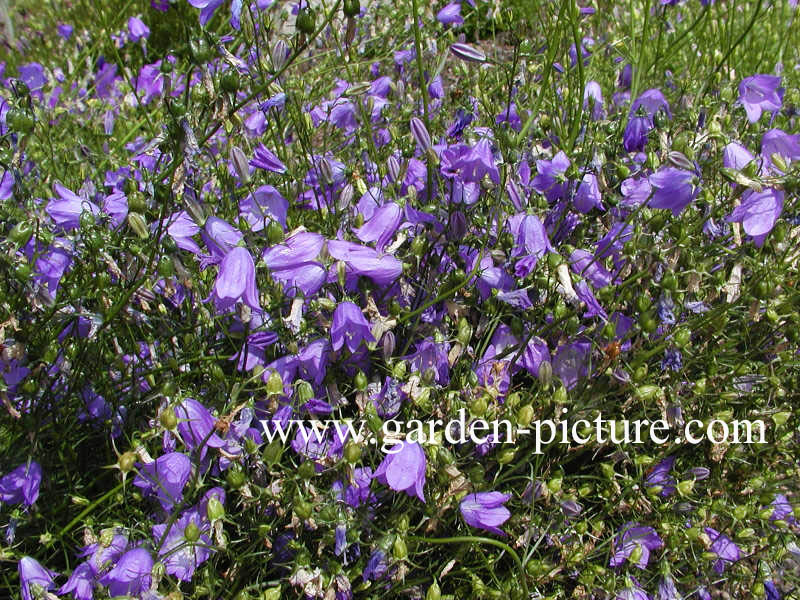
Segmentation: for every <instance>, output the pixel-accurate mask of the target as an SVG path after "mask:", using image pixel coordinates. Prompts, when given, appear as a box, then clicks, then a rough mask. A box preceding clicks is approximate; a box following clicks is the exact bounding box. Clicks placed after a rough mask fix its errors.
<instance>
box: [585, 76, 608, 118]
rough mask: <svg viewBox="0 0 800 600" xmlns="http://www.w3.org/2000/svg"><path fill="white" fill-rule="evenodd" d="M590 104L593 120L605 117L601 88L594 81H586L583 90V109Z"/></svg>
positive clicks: (587, 107)
mask: <svg viewBox="0 0 800 600" xmlns="http://www.w3.org/2000/svg"><path fill="white" fill-rule="evenodd" d="M590 104H591V115H592V120H593V121H599V120H600V119H602V118H603V117H605V110H603V106H604V102H603V90H602V89H601V88H600V84H599V83H597V82H596V81H587V82H586V87H585V88H584V90H583V109H584V110H588V109H589V105H590Z"/></svg>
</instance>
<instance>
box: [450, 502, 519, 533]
mask: <svg viewBox="0 0 800 600" xmlns="http://www.w3.org/2000/svg"><path fill="white" fill-rule="evenodd" d="M509 498H511V494H501V493H500V492H477V493H473V494H467V495H466V496H464V499H463V500H461V504H460V506H459V508H460V509H461V516H462V517H464V521H466V523H467V525H469V526H470V527H475V528H477V529H483V530H485V531H490V532H492V533H496V534H497V535H506V534H505V532H504V531H503V530H502V529H500V525H502V524H503V523H505V522H506V521H508V519H509V517H511V511H509V510H508V509H507V508H506V507H505V506H503V504H505V503H506V502H507V501H508V499H509Z"/></svg>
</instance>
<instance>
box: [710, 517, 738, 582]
mask: <svg viewBox="0 0 800 600" xmlns="http://www.w3.org/2000/svg"><path fill="white" fill-rule="evenodd" d="M704 531H705V532H706V535H708V537H709V538H710V539H711V548H710V550H711V552H713V553H714V554H716V555H717V556H718V557H719V558H718V560H716V561H715V562H714V565H713V568H714V572H716V573H717V574H720V575H721V574H722V573H723V572H724V571H725V566H726V564H727V563H735V562H736V561H737V560H739V559H740V558H741V557H742V553H741V551H740V550H739V546H737V545H736V544H735V543H734V542H733V541H732V540H731V539H730V538H729V537H728V536H727V535H725V534H723V533H720V532H719V531H717V530H716V529H713V528H711V527H706V528H704Z"/></svg>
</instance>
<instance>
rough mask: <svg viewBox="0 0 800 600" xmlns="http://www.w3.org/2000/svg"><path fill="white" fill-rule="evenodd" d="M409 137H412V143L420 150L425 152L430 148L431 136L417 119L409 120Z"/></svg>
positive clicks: (423, 124)
mask: <svg viewBox="0 0 800 600" xmlns="http://www.w3.org/2000/svg"><path fill="white" fill-rule="evenodd" d="M411 135H412V136H414V141H415V142H416V143H417V146H419V148H420V150H422V151H423V152H427V151H428V150H429V149H430V147H431V136H430V134H429V133H428V129H427V128H426V127H425V123H423V122H422V120H420V119H419V118H418V117H412V118H411Z"/></svg>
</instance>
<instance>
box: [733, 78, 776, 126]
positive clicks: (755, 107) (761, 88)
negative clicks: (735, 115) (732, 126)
mask: <svg viewBox="0 0 800 600" xmlns="http://www.w3.org/2000/svg"><path fill="white" fill-rule="evenodd" d="M780 85H781V78H780V77H776V76H774V75H761V74H759V75H752V76H751V77H745V78H744V79H742V82H741V83H740V84H739V102H740V103H741V105H742V106H743V107H744V110H745V112H746V113H747V120H748V121H750V122H751V123H755V122H756V121H758V120H759V119H760V118H761V114H762V113H763V112H764V111H765V110H766V111H769V112H774V111H776V110H780V108H781V104H783V88H781V87H780Z"/></svg>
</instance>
